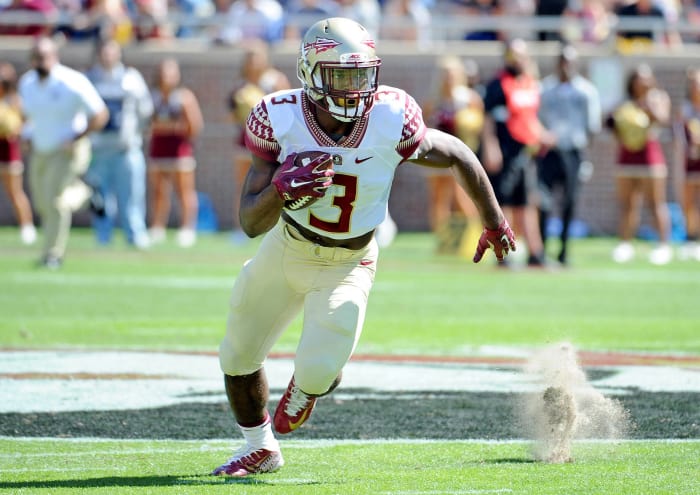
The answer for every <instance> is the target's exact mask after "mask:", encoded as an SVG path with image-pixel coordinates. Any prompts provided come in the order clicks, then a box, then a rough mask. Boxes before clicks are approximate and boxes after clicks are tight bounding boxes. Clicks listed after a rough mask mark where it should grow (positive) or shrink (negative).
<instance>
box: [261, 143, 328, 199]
mask: <svg viewBox="0 0 700 495" xmlns="http://www.w3.org/2000/svg"><path fill="white" fill-rule="evenodd" d="M333 175H335V172H334V171H333V157H332V156H331V155H330V153H321V152H319V153H318V154H316V155H315V156H313V157H304V158H301V157H299V155H297V153H292V154H291V155H289V156H288V157H287V158H285V160H284V163H282V165H281V166H280V167H279V168H278V169H277V171H276V172H275V175H274V176H273V178H272V184H274V186H275V188H277V192H278V193H279V195H280V197H281V198H282V199H284V200H285V201H293V200H296V199H299V198H302V197H304V196H313V197H316V198H320V197H322V196H323V195H324V194H326V190H327V189H328V188H329V187H330V186H331V185H332V184H333Z"/></svg>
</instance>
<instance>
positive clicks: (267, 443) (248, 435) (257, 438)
mask: <svg viewBox="0 0 700 495" xmlns="http://www.w3.org/2000/svg"><path fill="white" fill-rule="evenodd" d="M238 427H239V428H240V429H241V432H242V433H243V437H244V438H245V440H246V443H247V444H248V445H249V446H250V447H252V448H253V449H256V450H257V449H267V450H276V451H279V450H280V444H279V442H278V441H277V439H276V438H275V435H274V433H272V420H271V418H270V415H269V414H268V415H267V416H266V418H265V421H264V422H263V423H262V424H261V425H258V426H241V425H238Z"/></svg>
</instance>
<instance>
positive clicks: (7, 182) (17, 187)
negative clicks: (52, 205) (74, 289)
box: [0, 162, 36, 244]
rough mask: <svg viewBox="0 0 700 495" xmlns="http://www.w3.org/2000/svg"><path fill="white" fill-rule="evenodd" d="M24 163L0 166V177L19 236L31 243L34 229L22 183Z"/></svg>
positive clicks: (34, 238)
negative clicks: (18, 229) (17, 226)
mask: <svg viewBox="0 0 700 495" xmlns="http://www.w3.org/2000/svg"><path fill="white" fill-rule="evenodd" d="M23 172H24V165H23V164H22V162H14V163H10V164H5V165H2V166H0V177H1V178H2V184H3V187H4V188H5V192H6V193H7V197H8V198H9V200H10V203H11V204H12V208H13V209H14V212H15V217H16V218H17V224H18V225H19V228H20V236H21V238H22V242H23V243H24V244H33V243H34V241H35V240H36V229H35V228H34V220H33V216H32V207H31V204H30V203H29V198H27V195H26V194H25V192H24V185H23V180H22V179H23Z"/></svg>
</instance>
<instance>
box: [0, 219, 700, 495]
mask: <svg viewBox="0 0 700 495" xmlns="http://www.w3.org/2000/svg"><path fill="white" fill-rule="evenodd" d="M119 241H120V239H117V242H116V243H115V246H113V247H109V248H96V247H95V246H94V242H93V240H92V237H91V235H90V232H89V231H87V230H83V229H74V231H73V232H72V237H71V241H70V246H69V250H68V255H67V258H66V263H65V265H64V267H63V269H62V270H60V271H56V272H48V271H44V270H41V269H37V268H36V267H35V266H34V263H35V261H36V259H37V258H38V248H26V247H23V246H21V245H20V244H19V240H18V239H17V234H16V231H15V230H14V229H9V228H2V229H0V283H1V284H2V286H3V287H4V290H3V291H1V292H0V315H2V318H0V347H2V348H4V349H5V351H6V352H7V351H12V350H20V349H25V350H27V349H28V350H56V349H65V350H75V349H80V350H84V351H97V350H105V349H108V350H122V351H126V350H145V351H178V352H185V353H205V354H211V355H213V354H215V352H216V349H217V346H218V343H219V340H220V339H221V337H222V335H223V330H224V327H225V320H226V311H227V302H228V297H229V293H230V289H231V286H232V283H233V281H234V279H235V277H236V274H237V272H238V270H239V269H240V267H241V265H242V263H243V262H244V261H245V259H247V258H248V257H250V256H251V255H252V254H253V253H254V252H255V248H256V247H257V243H258V241H255V240H254V241H252V242H250V243H249V244H247V245H245V246H235V245H233V244H231V243H230V242H229V239H228V236H227V234H223V233H222V234H217V235H209V236H202V237H201V240H200V242H199V243H198V244H197V246H196V247H195V248H193V249H190V250H180V249H178V248H177V247H175V246H174V245H170V244H166V245H162V246H157V247H156V248H154V249H152V250H151V251H148V252H137V251H133V250H130V249H128V248H126V247H124V246H122V244H121V243H120V242H119ZM613 246H614V241H613V240H612V239H584V240H576V241H574V244H573V246H572V261H573V265H572V267H571V268H569V269H566V270H534V271H533V270H516V271H503V270H498V269H496V268H495V267H494V263H493V259H487V260H485V262H482V263H481V264H479V265H474V264H473V263H472V262H471V261H470V260H466V259H462V258H459V257H450V256H441V257H438V256H435V255H434V253H433V239H432V237H431V236H430V235H428V234H414V233H406V234H400V235H399V237H398V238H397V240H396V241H395V243H394V244H392V245H391V246H390V247H389V248H387V249H385V250H384V251H382V253H381V255H380V263H379V270H378V274H377V281H376V285H375V288H374V291H373V293H372V296H371V298H370V305H369V309H368V314H367V320H366V324H365V332H364V334H363V337H362V340H361V343H360V345H359V347H358V349H357V353H358V355H363V356H370V357H371V356H374V355H376V356H386V355H393V356H397V357H401V356H404V357H406V356H414V357H415V356H432V357H434V358H440V357H445V358H447V357H453V358H459V357H462V356H469V355H474V354H484V353H485V354H494V355H495V354H498V353H502V352H504V351H503V350H504V349H506V350H507V349H512V350H514V352H516V353H517V352H524V351H527V350H529V349H536V348H538V347H540V346H543V345H546V344H551V343H553V342H559V341H562V340H566V341H569V342H572V343H573V344H574V345H575V346H576V347H577V348H578V349H580V350H582V351H591V352H598V353H604V352H606V351H615V352H625V353H631V355H637V356H644V355H647V354H654V355H656V356H662V357H663V356H668V357H669V359H671V358H673V357H674V356H679V355H680V356H685V357H687V358H689V359H690V361H688V362H690V363H691V364H681V365H679V366H681V367H682V368H683V370H684V371H685V372H686V375H685V376H689V377H690V378H688V380H689V382H691V385H692V382H693V381H694V383H696V384H697V383H698V382H697V380H700V378H698V377H699V376H700V375H699V374H698V368H699V366H698V364H697V363H698V360H697V359H698V356H699V355H700V331H699V329H700V305H698V304H697V296H698V293H700V263H697V262H692V261H674V262H673V263H671V264H669V265H667V266H663V267H657V266H652V265H650V264H648V263H647V262H646V260H645V258H644V252H645V251H647V250H648V249H649V246H648V245H646V244H644V243H640V244H639V251H640V257H639V259H638V261H635V262H632V263H630V264H628V265H624V266H618V265H614V264H613V263H612V261H610V256H609V254H610V251H611V249H612V247H613ZM261 304H264V301H261ZM299 328H300V325H299V321H297V322H296V323H295V324H294V325H293V326H292V327H291V328H290V330H289V331H288V332H287V333H286V334H285V335H284V336H283V338H282V339H281V340H280V341H279V343H278V345H277V347H276V348H275V351H276V352H278V353H290V352H293V350H294V347H295V344H296V340H297V338H298V334H299ZM506 352H508V351H506ZM0 359H2V353H0ZM693 360H694V361H693ZM692 363H695V364H692ZM591 372H592V373H593V374H594V375H595V374H596V373H597V374H600V375H601V376H603V375H605V374H606V373H609V372H610V371H609V370H606V369H603V370H599V369H595V370H594V369H591ZM693 373H695V374H693ZM652 374H653V371H652ZM3 379H4V380H5V381H3ZM18 379H20V377H18V376H16V375H13V374H12V373H10V372H6V373H4V375H3V374H2V373H0V397H1V398H2V400H3V401H9V403H10V405H9V406H8V407H7V408H6V409H4V410H6V411H9V412H7V413H2V414H0V429H2V431H3V432H4V433H2V434H3V435H5V436H2V437H0V493H3V494H4V493H7V494H13V495H14V494H38V495H49V494H51V495H53V494H61V493H65V494H74V493H75V494H79V495H82V494H92V493H95V494H107V493H114V494H125V495H132V494H139V495H140V494H157V495H160V494H165V493H168V494H170V493H192V494H195V493H196V494H205V495H206V494H210V493H211V494H213V493H237V494H238V493H240V494H247V493H255V494H257V493H261V494H262V493H279V494H285V495H286V494H291V495H294V494H297V493H299V494H301V493H304V494H306V493H313V494H342V495H344V494H368V495H369V494H384V493H386V494H406V495H408V494H472V493H473V494H479V493H516V494H573V493H581V494H589V493H591V494H593V493H615V494H635V495H636V494H647V493H649V494H651V493H653V494H657V493H658V494H662V493H668V494H691V493H700V488H698V481H697V480H698V476H697V473H698V472H700V461H699V459H700V440H699V439H700V427H699V426H698V425H699V424H700V412H698V408H697V407H693V406H692V405H693V404H695V405H696V406H697V404H698V403H699V402H698V400H699V399H700V394H698V393H695V392H693V393H691V394H684V395H682V396H681V395H674V394H676V392H668V393H667V394H666V395H662V396H659V398H658V399H655V400H658V402H657V403H653V405H651V406H648V407H646V406H644V405H643V402H644V403H646V401H647V397H652V396H653V395H654V393H653V392H654V391H651V392H650V391H647V395H633V392H634V391H626V392H625V391H623V392H625V393H627V392H629V394H630V395H629V399H627V400H628V402H626V405H628V406H629V407H631V408H632V411H633V414H635V415H637V416H638V417H636V418H635V420H636V421H637V422H638V423H639V424H642V425H644V428H649V430H648V432H647V431H646V430H642V431H637V432H636V434H635V435H634V438H637V439H638V440H635V441H631V440H620V441H616V442H597V441H580V442H577V443H576V444H575V447H574V458H575V462H574V463H571V464H563V465H550V464H542V463H536V462H532V461H531V460H530V455H529V444H528V442H525V441H523V440H522V439H518V438H517V435H515V434H514V433H512V432H510V431H507V430H506V431H505V433H503V437H502V438H501V437H500V435H501V432H500V430H498V429H497V428H496V429H494V430H489V429H488V428H487V429H482V430H478V431H479V432H481V433H480V438H482V439H483V438H494V439H498V440H501V439H502V440H507V441H502V442H501V441H496V440H490V441H485V440H479V439H478V438H477V439H474V440H469V441H466V440H464V437H463V436H461V435H460V434H457V433H455V437H454V440H449V439H448V438H449V437H450V435H449V432H448V433H447V434H443V433H440V434H435V435H431V434H430V431H436V428H439V425H440V424H441V420H440V411H439V408H440V407H441V406H440V402H439V401H436V400H432V402H431V401H430V400H429V399H430V398H429V397H428V396H426V397H423V398H421V399H410V400H409V399H405V400H404V399H397V401H392V402H399V403H400V404H401V405H400V406H398V407H388V404H389V402H390V401H388V400H385V401H384V402H381V401H376V400H374V399H372V398H370V399H371V400H370V399H367V402H362V401H360V400H355V401H353V400H347V401H344V400H340V399H338V400H336V401H332V400H329V401H328V402H327V403H325V404H327V406H325V407H327V409H323V408H322V407H319V411H318V413H317V414H318V418H316V416H314V417H313V418H312V422H311V425H309V432H310V433H311V434H312V433H313V432H314V430H313V428H317V429H316V431H317V432H318V431H323V432H326V431H327V433H324V434H323V435H320V436H321V438H319V437H311V436H309V437H304V436H303V435H304V434H303V433H302V435H300V436H295V438H293V439H292V440H286V439H285V443H284V445H283V448H284V455H285V459H286V461H287V465H286V466H285V467H284V469H282V470H281V471H279V472H278V473H275V474H273V475H269V476H260V477H256V478H253V479H249V480H222V479H218V478H211V477H208V476H206V473H207V472H208V471H209V470H210V469H212V468H213V467H215V466H216V465H217V464H219V463H220V462H221V461H222V460H224V459H225V458H226V457H227V456H228V454H229V452H230V449H231V446H232V442H231V440H230V439H227V437H228V435H227V434H226V432H225V431H223V432H222V430H221V429H217V428H210V429H209V430H205V431H212V432H215V433H214V436H213V437H210V436H208V435H206V434H204V435H202V436H201V438H202V439H201V440H200V439H199V436H195V437H194V438H195V439H194V440H177V441H176V440H172V439H166V440H163V439H161V440H154V439H153V438H155V437H153V438H150V439H149V438H146V437H144V436H143V435H141V436H139V439H138V440H133V439H132V440H126V438H132V437H131V436H129V435H126V434H124V435H123V436H118V437H114V438H104V436H105V435H104V434H97V433H94V434H93V435H82V434H75V433H74V431H78V432H81V431H91V430H90V429H89V428H87V429H84V430H81V429H78V430H74V431H73V432H71V433H69V434H70V435H71V436H73V437H76V436H79V437H80V438H70V439H67V438H59V436H61V435H64V434H65V433H59V431H58V429H53V427H51V424H52V423H51V421H56V420H57V418H59V419H66V420H67V421H71V422H76V423H83V424H85V425H89V423H90V421H99V420H101V421H105V419H107V420H108V421H114V422H115V423H119V424H120V425H121V426H122V427H123V430H121V431H129V430H130V429H135V428H136V425H135V422H136V421H137V420H138V419H137V418H139V416H140V415H143V416H147V415H149V414H150V415H151V419H152V420H155V421H157V418H158V417H160V418H162V421H163V422H165V423H166V424H170V425H171V428H191V429H192V430H193V431H197V432H199V431H201V430H199V429H197V427H198V426H199V424H200V423H207V424H209V423H208V422H210V421H219V422H221V423H224V424H225V423H226V421H230V418H229V416H230V413H229V412H228V411H227V410H226V406H225V404H223V403H217V404H215V405H213V406H211V407H208V408H205V407H204V406H202V405H201V404H193V405H191V406H188V407H177V408H173V409H178V410H179V411H180V416H178V417H177V419H176V420H173V419H172V418H174V417H175V416H170V414H171V413H172V411H173V409H170V410H165V409H163V410H161V409H154V410H144V411H143V413H139V412H138V411H135V412H131V413H129V415H128V416H124V415H119V414H116V413H112V412H105V413H100V414H94V413H88V412H80V411H75V412H72V413H71V415H69V416H61V415H60V414H57V413H55V412H51V411H44V412H42V413H36V414H19V413H14V412H12V411H13V409H12V407H11V405H12V401H13V397H12V396H11V395H10V393H9V390H15V389H12V388H10V387H9V386H7V385H5V383H8V382H7V380H18ZM21 379H27V380H29V379H31V377H29V378H28V377H21ZM55 383H56V387H57V388H56V390H55V393H57V394H60V393H61V390H60V388H59V387H60V386H61V385H60V384H61V383H64V382H61V381H58V380H56V382H55ZM112 383H113V382H112ZM27 384H29V382H27ZM97 385H98V386H100V387H108V386H110V382H108V381H107V382H100V381H99V380H98V381H97ZM3 387H5V390H4V391H3ZM341 389H342V387H341ZM349 392H352V391H351V390H350V391H348V393H349ZM457 395H459V394H457ZM623 397H624V396H623ZM642 398H643V400H642ZM679 398H682V400H678V399H679ZM433 399H434V397H433ZM363 400H364V399H363ZM372 400H373V401H374V402H371V401H372ZM483 400H486V399H484V397H483V394H482V396H476V395H470V394H467V393H465V394H464V396H463V397H462V398H461V399H460V398H459V397H458V398H457V399H454V400H451V401H450V402H449V404H450V408H451V409H455V408H464V410H467V409H472V410H473V411H474V413H473V415H464V416H459V415H457V416H450V417H448V419H447V420H445V423H446V424H447V425H448V427H449V428H454V427H455V426H456V425H455V423H454V422H457V421H469V422H476V423H479V422H482V423H487V422H485V421H484V420H485V419H486V418H482V419H480V418H479V411H480V410H482V411H484V410H487V409H488V410H490V411H491V410H493V411H498V410H499V409H502V408H500V407H499V406H498V402H490V403H488V404H487V403H486V402H482V401H483ZM496 400H498V398H496ZM650 400H651V399H650ZM331 403H333V407H334V409H331ZM335 403H337V404H335ZM351 403H357V404H358V405H360V404H361V407H358V408H357V409H353V413H352V415H353V416H358V415H359V416H360V417H362V414H363V411H364V414H366V416H365V419H364V420H362V421H366V422H367V426H366V427H363V426H362V424H360V426H359V428H360V430H359V431H360V433H358V434H357V438H356V439H355V440H338V439H339V438H346V437H345V436H344V435H343V434H341V433H338V432H337V430H336V432H335V433H334V430H333V429H331V425H330V424H328V423H323V422H322V421H323V416H324V414H325V416H326V420H327V421H328V422H329V423H332V424H333V425H332V426H333V427H334V428H336V429H337V428H342V427H343V424H342V421H341V420H340V419H339V418H344V417H345V416H341V413H342V411H343V410H344V411H345V414H347V410H348V407H350V406H349V404H351ZM681 403H682V404H683V406H676V404H681ZM633 405H634V406H633ZM336 406H337V408H336ZM336 409H337V411H336ZM414 410H415V411H421V413H420V414H417V415H416V416H413V415H412V414H411V412H412V411H414ZM183 411H186V412H187V413H186V414H185V413H184V412H183ZM659 411H663V413H660V412H659ZM326 412H327V414H326ZM482 414H483V413H482ZM504 414H505V413H504ZM655 414H656V415H655ZM392 415H396V416H392ZM212 416H215V417H216V418H217V419H216V420H214V419H211V418H212ZM422 416H431V419H432V421H434V422H435V423H429V425H428V426H423V427H422V428H419V429H418V430H419V431H421V432H423V431H426V432H427V433H426V434H421V437H424V438H422V439H421V440H414V441H409V440H408V438H415V437H414V436H413V435H410V432H409V434H406V435H401V430H400V429H399V431H398V433H397V432H396V431H395V430H385V429H383V427H382V424H383V423H385V422H390V423H397V422H400V423H401V424H408V425H410V424H411V421H415V422H418V421H422V419H421V417H422ZM435 416H437V417H435ZM97 418H100V419H97ZM154 418H155V419H154ZM407 420H408V422H407ZM313 421H319V422H318V423H317V424H314V423H313ZM499 421H500V419H499ZM3 423H5V425H10V424H11V425H18V426H16V427H15V426H12V427H7V428H5V427H3V426H2V424H3ZM122 423H123V424H122ZM23 424H24V425H26V430H23V427H22V425H23ZM36 425H46V426H45V430H43V431H45V433H43V434H42V432H41V429H39V430H40V431H39V433H37V428H36ZM188 425H189V426H188ZM655 425H656V426H663V425H665V426H666V428H667V429H665V430H654V427H655ZM226 428H229V431H231V429H230V425H229V426H227V427H226ZM325 428H327V429H325ZM303 430H304V429H302V430H301V431H300V433H301V432H302V431H303ZM94 431H98V429H95V430H94ZM110 431H120V430H119V429H115V430H110ZM455 431H456V429H455ZM659 431H664V432H668V433H664V435H667V438H668V440H666V439H664V437H663V436H661V435H660V434H659ZM220 432H222V433H220ZM363 432H364V433H363ZM484 432H486V433H485V434H484ZM489 432H490V433H489ZM120 435H121V434H120ZM295 435H296V434H295ZM91 436H94V437H98V436H99V437H102V438H83V437H91ZM231 437H232V438H234V439H237V438H238V437H237V434H236V433H235V432H234V433H232V434H231ZM402 437H405V438H402ZM158 438H162V437H161V436H158ZM171 438H190V437H188V436H186V435H185V436H173V437H171ZM387 438H392V440H391V441H387V440H386V439H387ZM446 438H447V439H446ZM645 438H646V439H645ZM651 438H654V439H655V440H648V439H651ZM678 438H685V439H686V440H684V441H679V440H671V439H678ZM233 446H235V442H234V443H233Z"/></svg>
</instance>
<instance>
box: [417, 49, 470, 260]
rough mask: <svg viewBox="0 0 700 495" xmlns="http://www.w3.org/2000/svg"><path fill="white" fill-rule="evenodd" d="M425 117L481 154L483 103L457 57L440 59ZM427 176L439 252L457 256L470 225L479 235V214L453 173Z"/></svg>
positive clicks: (446, 171) (430, 171) (439, 171)
mask: <svg viewBox="0 0 700 495" xmlns="http://www.w3.org/2000/svg"><path fill="white" fill-rule="evenodd" d="M423 117H424V119H425V122H426V124H427V125H428V126H429V127H434V128H436V129H439V130H441V131H444V132H447V133H448V134H452V135H453V136H457V137H459V138H460V139H461V140H462V141H463V142H464V143H466V144H467V145H468V146H469V147H470V148H471V149H472V150H473V151H474V152H475V153H476V151H477V150H478V148H479V136H480V134H481V130H482V127H483V123H484V102H483V101H482V99H481V97H480V96H479V94H478V93H477V92H476V91H474V90H473V89H471V88H470V87H469V86H468V83H467V72H466V69H465V66H464V64H463V63H462V61H461V60H460V59H459V58H458V57H453V56H446V57H443V58H442V59H440V61H439V63H438V70H437V72H436V77H435V78H434V81H433V89H432V94H431V97H430V98H429V99H428V100H427V101H426V102H424V104H423ZM426 176H427V182H428V201H429V203H428V208H429V218H430V227H431V229H432V230H433V232H435V234H436V236H437V238H438V252H440V253H450V254H457V253H456V252H455V251H458V250H459V249H460V248H461V241H462V238H463V234H464V232H465V229H466V228H468V227H470V225H469V224H470V222H472V221H473V222H476V226H477V231H479V225H480V223H479V220H478V218H479V214H478V212H477V211H476V208H475V206H474V203H472V201H471V200H470V199H469V196H468V195H467V193H466V192H464V190H463V189H462V188H461V187H460V186H459V184H458V183H457V180H456V178H455V176H454V174H453V172H452V169H450V168H445V169H443V168H439V169H438V168H435V169H431V168H426ZM477 239H478V236H477ZM470 245H471V244H470Z"/></svg>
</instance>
